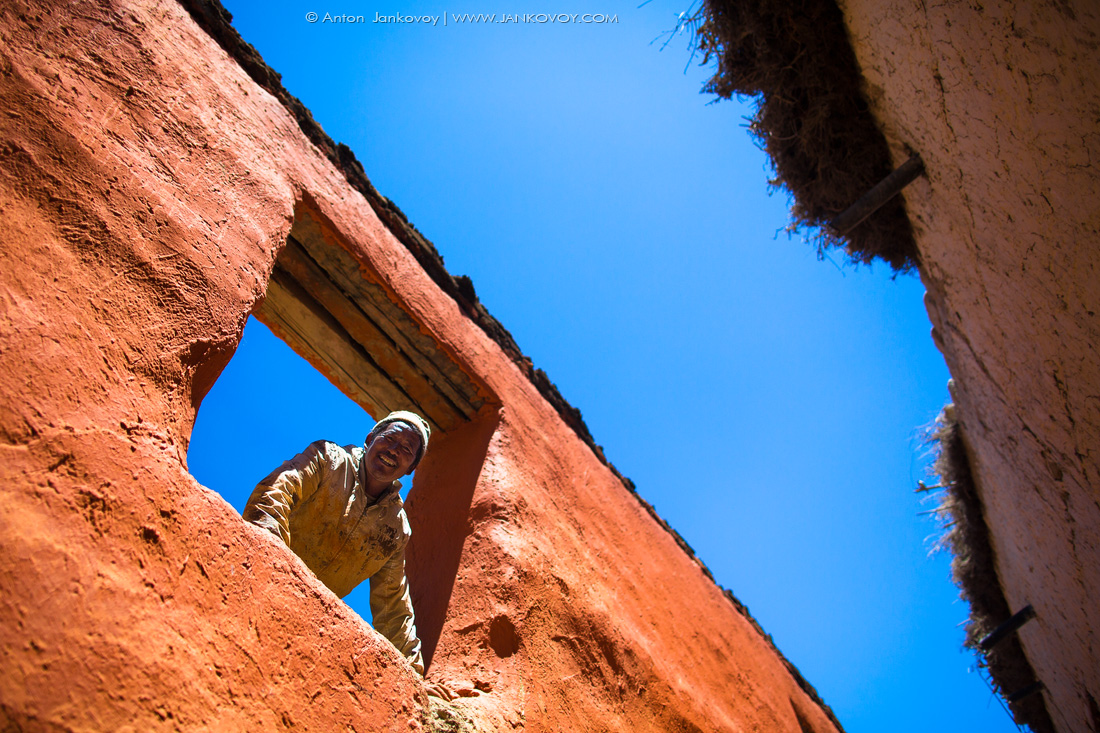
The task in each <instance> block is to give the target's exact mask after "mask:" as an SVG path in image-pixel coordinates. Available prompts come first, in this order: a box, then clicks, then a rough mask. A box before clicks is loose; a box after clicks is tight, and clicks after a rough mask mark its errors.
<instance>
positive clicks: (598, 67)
mask: <svg viewBox="0 0 1100 733" xmlns="http://www.w3.org/2000/svg"><path fill="white" fill-rule="evenodd" d="M479 2H480V3H481V4H478V3H479ZM494 5H495V4H494V3H491V2H487V0H469V2H467V4H466V5H464V6H462V7H459V6H458V5H432V4H422V5H419V6H418V7H416V8H411V7H402V6H400V5H396V4H389V5H367V4H363V3H359V4H353V3H348V4H347V5H346V6H340V5H324V6H322V5H321V4H320V3H318V2H312V1H311V2H293V3H281V2H264V3H257V2H250V1H247V0H230V1H229V2H226V7H227V8H228V9H229V10H230V11H231V12H232V13H233V15H234V18H235V20H234V25H235V27H236V28H237V29H238V30H239V31H240V32H241V34H242V35H243V36H244V38H245V39H246V40H247V41H249V42H250V43H252V44H253V45H254V46H255V47H256V48H257V49H258V50H259V51H260V52H261V54H263V56H264V58H265V59H266V61H267V62H268V64H269V65H271V66H272V67H273V68H274V69H276V70H277V71H279V72H280V73H281V74H282V75H283V83H284V85H285V86H286V87H287V89H288V90H289V91H290V92H291V93H292V94H294V95H296V96H297V97H299V98H300V99H301V100H302V101H303V102H304V103H305V104H306V106H307V107H309V108H310V109H311V110H312V112H313V114H314V117H315V118H316V119H317V120H318V121H319V122H320V124H321V125H322V126H323V127H324V128H325V130H326V131H327V132H328V133H329V135H331V136H332V137H333V138H334V139H335V140H337V141H341V142H344V143H347V144H348V145H349V146H350V147H351V148H352V150H354V151H355V153H356V155H357V156H358V158H359V160H360V161H361V162H362V163H363V165H364V167H365V168H366V171H367V173H368V175H369V176H370V177H371V180H372V181H373V183H374V184H375V185H376V186H377V187H378V189H379V190H380V191H381V192H382V193H383V194H384V195H386V196H388V197H390V198H392V199H393V200H394V201H395V202H396V203H397V204H398V205H399V206H400V207H401V208H402V209H403V210H404V212H405V213H406V214H407V215H408V216H409V218H410V220H411V221H412V222H413V223H414V224H415V225H416V226H417V228H418V229H419V230H420V231H421V232H423V233H424V234H425V235H426V236H427V237H428V238H429V239H431V240H432V241H433V242H434V243H435V245H436V246H437V247H438V249H439V251H440V252H441V253H442V254H443V256H444V258H445V261H446V264H447V267H448V269H449V270H450V271H451V272H452V273H453V274H466V275H469V276H470V277H471V278H472V280H473V282H474V285H475V287H476V289H477V293H478V295H479V297H480V298H481V300H482V302H484V303H485V304H486V306H487V307H488V308H489V310H490V311H491V312H492V313H493V314H494V315H495V316H496V317H497V318H498V319H499V320H500V321H501V322H502V323H503V324H504V325H505V326H506V327H507V328H508V329H509V330H510V331H511V332H512V334H513V335H514V336H515V338H516V340H517V342H518V343H519V344H520V346H521V348H522V349H523V350H524V351H525V353H526V354H528V355H529V356H530V357H531V358H532V359H533V361H534V363H535V365H536V366H538V367H541V368H543V369H544V370H546V372H547V373H548V374H549V376H550V378H551V379H552V380H553V381H554V382H555V383H556V384H557V385H558V387H559V388H560V390H561V392H562V394H563V395H564V396H565V397H566V398H567V399H568V400H570V402H572V404H574V405H576V406H577V407H579V408H580V409H581V411H582V412H583V414H584V417H585V420H586V421H587V423H588V426H589V428H590V429H591V431H592V433H593V435H594V436H595V437H596V441H597V442H598V443H600V444H602V445H603V446H604V448H605V451H606V453H607V455H608V457H609V458H610V460H611V461H612V462H614V463H615V465H616V466H617V467H618V468H619V469H620V470H621V471H622V472H623V473H624V474H626V475H627V476H629V477H631V478H632V479H633V480H634V481H635V483H636V484H637V486H638V491H639V493H640V494H641V495H642V496H643V497H645V498H646V499H647V500H648V501H649V502H651V503H652V504H654V505H655V506H656V508H657V510H658V512H659V513H660V514H661V516H663V517H664V518H665V519H666V520H668V522H669V523H670V524H671V525H672V526H673V527H675V528H676V529H677V531H679V532H680V534H682V535H683V536H684V538H685V539H686V540H687V541H688V542H689V543H690V544H691V545H692V547H693V548H694V549H695V550H696V552H697V553H698V554H699V556H700V557H701V558H702V559H703V560H704V561H705V562H706V563H707V564H708V566H709V567H710V568H711V570H712V571H713V572H714V575H715V577H716V579H717V580H718V582H719V583H720V584H721V585H723V586H725V587H727V588H730V589H731V590H733V592H734V593H735V594H736V595H737V596H738V597H739V598H740V599H741V600H742V601H743V602H744V603H746V604H747V605H748V606H749V608H750V609H751V611H752V612H753V614H754V615H755V616H756V618H757V619H758V620H759V621H760V623H761V624H762V625H763V626H764V628H765V629H766V630H767V631H768V632H769V633H771V634H772V635H773V637H774V638H775V641H776V643H777V645H778V646H779V648H780V649H781V650H782V651H783V652H784V653H785V654H786V655H787V656H788V658H790V659H791V660H792V661H793V662H794V663H795V664H796V665H797V666H798V667H799V668H800V670H801V671H802V673H803V674H804V675H805V676H806V678H807V679H808V680H809V681H810V682H811V683H812V684H814V685H815V686H816V687H817V689H818V691H819V692H820V693H821V695H822V697H823V698H824V699H825V700H826V702H828V703H829V704H830V705H831V706H832V707H833V709H834V711H835V712H836V713H837V716H838V717H839V719H840V721H841V723H842V724H843V725H844V726H845V728H846V729H847V730H848V731H849V733H870V731H880V730H891V731H928V730H936V731H956V730H957V731H967V732H968V733H969V731H973V730H985V731H994V732H996V731H1011V730H1015V726H1014V725H1013V724H1012V723H1011V721H1010V720H1009V718H1008V716H1007V715H1006V714H1005V712H1004V711H1003V710H1002V708H1001V707H1000V705H999V704H998V702H997V701H996V700H995V699H993V698H992V696H991V693H990V691H989V689H988V688H987V687H986V685H985V684H984V683H983V682H982V680H981V679H980V678H979V676H978V674H977V673H976V672H973V671H971V670H972V668H973V667H974V666H975V659H974V658H973V656H971V655H970V654H969V653H965V652H963V651H962V650H961V644H962V639H963V630H962V627H961V623H962V622H963V621H964V620H965V619H966V613H967V610H966V606H965V604H964V603H963V602H961V601H959V600H958V599H957V591H956V589H955V588H954V586H953V585H951V583H950V579H949V568H948V564H949V558H948V557H947V556H946V555H945V554H943V553H940V554H937V555H933V556H930V550H931V549H932V545H933V541H934V539H935V537H936V536H938V533H939V530H938V528H937V527H936V525H935V523H934V522H933V521H932V520H930V519H929V518H928V517H927V516H922V515H921V514H920V512H922V511H926V510H928V509H930V508H931V506H930V505H928V504H926V503H922V501H921V497H919V496H917V495H916V494H915V493H914V491H913V489H914V488H915V486H916V483H917V481H918V480H921V479H924V478H926V466H927V462H928V457H927V455H926V454H927V450H926V447H925V446H924V445H923V443H922V436H923V431H924V429H925V428H926V427H927V426H928V425H929V424H930V423H931V422H932V421H933V419H934V418H935V416H936V414H937V412H938V411H939V409H940V408H941V407H942V405H943V404H944V402H945V401H946V400H947V389H946V383H947V379H948V373H947V370H946V367H945V366H944V363H943V359H942V357H941V356H940V355H939V353H938V352H937V351H936V349H935V347H934V346H933V344H932V341H931V338H930V337H929V329H930V324H929V322H928V318H927V315H926V313H925V310H924V307H923V305H922V302H921V298H922V296H923V292H924V291H923V287H922V286H921V284H920V281H919V279H918V278H917V277H915V276H903V277H898V278H896V279H894V278H892V273H891V272H890V271H889V269H888V268H887V267H885V266H883V265H875V266H873V267H860V268H855V267H853V266H850V265H847V264H846V263H845V260H844V257H843V255H842V254H840V253H835V252H834V253H831V254H830V256H829V258H828V259H826V260H824V261H822V260H819V259H818V258H817V256H816V253H815V251H814V249H813V247H812V246H811V245H809V244H807V243H806V242H804V241H802V240H801V239H800V238H798V237H794V238H789V237H788V236H787V235H786V234H783V233H780V232H781V230H782V229H783V228H784V227H785V226H786V224H787V221H788V216H787V200H786V197H785V196H784V195H783V194H782V193H776V194H774V195H771V196H769V195H768V187H767V179H768V176H769V173H768V170H767V164H766V160H765V157H764V155H763V154H762V153H761V152H760V151H759V150H758V149H757V148H756V147H755V146H754V144H753V142H752V140H751V139H750V137H749V135H748V132H747V130H746V129H745V126H746V118H747V117H748V116H750V115H751V113H752V107H751V100H750V101H748V102H746V103H740V102H736V101H734V102H727V101H723V102H719V103H716V104H710V102H711V101H712V99H711V98H710V97H708V96H705V95H701V94H700V88H701V87H702V85H703V82H704V80H705V79H706V77H707V76H708V75H709V69H708V68H705V67H702V68H701V67H700V66H699V65H698V61H699V59H698V58H696V59H695V60H694V61H692V60H691V59H690V52H689V51H688V44H687V39H686V37H679V38H676V39H673V40H672V42H671V43H670V44H669V45H668V46H667V47H666V48H664V50H661V41H659V40H658V41H657V42H656V43H651V42H652V41H654V39H656V38H658V36H660V34H661V33H662V32H663V31H667V30H669V29H671V28H673V27H674V26H675V24H676V16H677V14H678V13H679V12H680V11H681V10H684V9H685V8H684V7H681V6H677V5H671V4H668V3H662V2H660V1H659V0H654V1H653V2H650V3H649V4H646V5H644V6H642V7H640V8H638V7H635V6H633V5H616V4H612V5H610V6H607V7H602V8H593V7H587V8H583V7H579V6H575V5H573V4H571V3H568V2H561V3H558V4H555V5H553V6H535V7H524V6H523V5H522V4H516V5H515V6H513V7H507V8H505V7H497V6H494ZM310 11H313V12H317V13H318V14H319V15H320V16H321V18H323V16H324V14H325V13H326V12H327V13H329V14H332V15H339V14H351V15H362V16H363V17H364V22H362V23H354V24H348V23H344V24H334V23H325V22H321V21H318V22H315V23H310V22H308V21H307V19H306V14H307V12H310ZM551 11H552V12H553V13H581V12H602V13H606V14H608V15H615V16H617V19H618V22H615V23H588V24H584V23H572V24H557V23H554V24H550V23H538V22H533V23H516V24H511V23H510V24H502V23H486V22H482V23H456V22H454V21H453V20H452V21H451V22H449V23H448V25H447V26H446V27H444V26H443V25H442V22H440V24H438V25H436V26H434V27H433V26H431V25H410V24H382V23H374V22H372V20H373V19H374V17H375V14H376V13H380V14H382V15H395V14H398V13H401V14H409V13H417V14H421V13H423V14H430V15H438V14H441V13H443V12H447V13H448V14H451V13H496V14H497V16H498V19H499V17H500V15H501V14H503V13H509V14H523V13H541V12H551ZM272 395H276V396H277V397H276V398H274V399H273V398H272ZM288 402H289V403H299V404H303V405H310V406H312V409H311V410H310V411H308V412H306V413H304V414H303V415H301V416H296V417H295V419H294V420H292V421H286V420H285V419H283V415H284V414H285V404H286V403H288ZM685 420H686V421H692V422H693V423H696V424H698V425H699V429H698V430H697V431H696V432H697V435H698V438H699V439H698V442H697V443H696V444H694V445H692V446H690V447H689V448H688V449H687V450H686V451H685V452H687V453H688V454H689V455H690V456H692V457H693V458H694V461H693V463H692V465H691V467H690V469H688V471H687V473H685V469H684V466H683V462H682V455H683V453H682V452H677V457H676V460H670V458H669V456H668V453H667V449H666V447H665V444H664V443H663V442H662V441H661V438H660V436H661V432H662V430H663V428H664V426H666V425H668V424H669V423H670V422H672V421H685ZM288 422H289V423H292V424H287V423H288ZM369 426H370V418H369V417H367V416H366V415H365V414H364V413H363V411H362V410H361V409H359V408H358V407H357V406H355V405H354V404H352V403H351V402H350V401H348V400H346V399H345V398H343V397H342V396H341V395H339V393H338V392H336V390H335V389H334V388H332V387H331V385H329V384H328V383H327V382H326V381H325V380H324V378H323V377H320V375H318V374H317V373H316V372H314V371H313V370H312V368H310V367H309V366H308V365H307V364H306V363H305V362H304V361H303V360H301V359H298V358H297V357H296V356H294V354H293V353H292V352H290V351H289V349H287V348H286V347H285V346H284V345H283V344H282V342H280V341H278V340H277V339H275V338H274V337H272V336H271V335H270V333H269V332H267V330H266V329H265V328H264V327H263V326H262V325H260V324H258V323H255V322H250V325H249V326H248V328H247V330H246V335H245V339H244V342H243V343H242V346H241V348H240V349H239V351H238V354H237V356H236V357H235V358H234V360H233V362H232V363H231V364H230V365H229V367H227V369H226V371H225V373H224V374H223V376H222V378H221V379H220V380H219V381H218V383H217V384H216V385H215V387H214V389H213V390H212V391H211V393H210V395H209V396H208V397H207V399H206V400H205V402H204V403H203V406H202V409H201V410H200V412H199V418H198V421H197V423H196V427H195V431H194V436H193V442H192V446H191V450H190V453H189V462H190V467H191V470H192V473H193V474H194V475H195V476H196V478H198V479H199V481H201V482H202V483H204V484H205V485H207V486H210V487H212V488H214V489H216V490H218V491H220V492H221V493H222V494H223V495H224V496H226V498H227V499H228V500H229V501H230V502H231V503H232V504H233V505H234V506H235V507H237V508H238V509H240V508H241V507H242V506H243V504H244V501H245V499H246V498H247V495H248V493H249V491H250V490H251V488H252V486H253V485H254V484H255V483H256V482H257V481H258V480H259V479H260V478H262V477H263V476H264V475H265V474H267V473H268V472H269V471H270V470H271V469H273V468H274V467H275V466H277V465H278V464H279V462H281V461H282V460H284V459H286V458H289V457H290V456H291V455H293V454H294V453H296V452H297V451H298V450H300V449H301V448H303V447H304V446H305V445H306V444H307V443H309V442H310V441H312V440H315V439H318V438H322V437H323V438H327V439H331V440H336V441H339V442H345V443H346V442H358V441H360V440H362V436H363V435H364V434H365V432H366V430H367V429H368V428H369ZM241 435H248V436H250V437H249V440H250V441H252V450H250V451H249V455H248V458H247V460H246V461H244V462H242V463H240V464H239V465H236V466H233V467H232V468H231V469H228V470H227V467H226V466H225V463H224V460H223V459H222V455H223V453H222V451H221V446H223V445H225V444H226V443H228V442H230V441H236V440H239V439H240V436H241ZM349 601H350V602H351V605H352V606H353V607H356V608H357V609H361V612H363V613H364V614H365V613H366V610H365V607H366V598H365V593H363V594H358V593H357V594H353V596H351V597H349Z"/></svg>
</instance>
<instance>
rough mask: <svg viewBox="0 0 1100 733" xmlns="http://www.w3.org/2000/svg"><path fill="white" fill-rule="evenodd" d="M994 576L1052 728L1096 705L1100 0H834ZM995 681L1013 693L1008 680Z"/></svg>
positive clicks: (1099, 655) (1085, 721)
mask: <svg viewBox="0 0 1100 733" xmlns="http://www.w3.org/2000/svg"><path fill="white" fill-rule="evenodd" d="M840 4H841V6H842V8H843V10H844V13H845V17H846V19H847V22H848V24H849V29H850V33H851V36H852V43H853V46H854V48H855V51H856V54H857V57H858V59H859V62H860V64H861V66H862V67H863V72H864V76H865V79H866V81H867V84H868V92H869V96H870V98H871V101H872V105H873V111H874V112H875V114H876V115H877V116H878V118H879V120H880V121H881V123H882V125H883V128H884V130H885V132H886V135H887V138H888V139H889V140H890V142H891V144H892V146H893V147H894V158H895V161H896V162H897V163H900V162H901V161H903V160H905V158H906V157H907V156H908V151H907V150H906V149H905V148H906V147H907V146H908V147H909V148H911V149H912V150H915V151H916V152H918V153H920V155H921V156H922V157H923V159H924V162H925V165H926V167H927V171H928V175H927V178H924V179H920V180H918V181H917V182H916V183H914V184H913V185H911V186H910V187H909V188H908V189H906V192H905V199H906V206H907V207H908V209H909V212H910V215H911V217H912V219H913V223H914V225H915V228H916V230H917V241H918V245H919V249H920V256H921V259H922V261H923V264H922V267H921V276H922V279H923V281H924V283H925V285H926V286H927V288H928V295H927V298H926V302H927V306H928V311H929V314H930V316H931V318H932V322H933V324H934V326H935V328H934V338H936V340H937V344H939V345H940V348H941V349H942V351H943V353H944V355H945V357H946V359H947V363H948V366H949V368H950V370H951V373H952V375H953V376H954V382H955V390H954V396H955V400H956V402H957V405H958V415H959V418H960V420H961V423H962V425H963V428H964V431H965V435H966V437H967V439H968V441H969V445H970V448H971V452H972V454H973V462H974V470H975V477H976V479H977V481H978V484H979V491H980V493H981V495H982V499H983V501H984V503H985V507H986V516H987V521H988V523H989V525H990V530H991V533H992V542H993V547H994V551H995V552H996V555H997V566H998V568H997V569H998V573H999V575H1000V578H1001V581H1002V585H1003V587H1004V591H1005V595H1006V597H1007V599H1008V602H1009V605H1010V606H1011V607H1012V609H1013V610H1014V611H1015V610H1018V609H1020V608H1021V607H1023V606H1024V605H1025V604H1027V603H1031V604H1032V605H1033V606H1034V607H1035V609H1036V611H1037V612H1038V619H1037V620H1036V621H1032V622H1031V623H1029V624H1028V625H1027V626H1025V627H1024V628H1023V629H1022V630H1021V640H1022V643H1023V646H1024V649H1025V651H1026V653H1027V656H1028V658H1029V660H1030V661H1031V664H1032V666H1033V667H1034V668H1035V672H1036V674H1037V675H1038V677H1039V679H1040V680H1042V681H1043V682H1044V683H1045V684H1046V687H1047V692H1045V693H1044V695H1046V700H1047V706H1048V708H1049V710H1050V712H1051V716H1052V718H1053V720H1054V723H1055V725H1056V726H1057V728H1058V729H1059V730H1060V731H1065V732H1066V733H1069V732H1070V731H1087V730H1095V728H1094V727H1093V726H1094V725H1096V724H1097V723H1096V722H1095V721H1094V720H1093V719H1092V716H1091V714H1090V704H1089V700H1088V696H1089V695H1091V696H1092V697H1093V698H1094V699H1096V700H1098V701H1100V612H1098V610H1100V470H1098V469H1100V466H1098V459H1100V353H1098V349H1100V168H1098V167H1100V6H1098V5H1097V4H1096V3H1095V2H1092V1H1091V0H1067V1H1057V2H1055V1H1049V2H991V3H977V2H951V3H938V4H933V3H924V2H916V1H909V2H896V3H882V2H871V1H869V0H842V2H841V3H840ZM1006 692H1008V693H1011V692H1013V690H1006Z"/></svg>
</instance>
